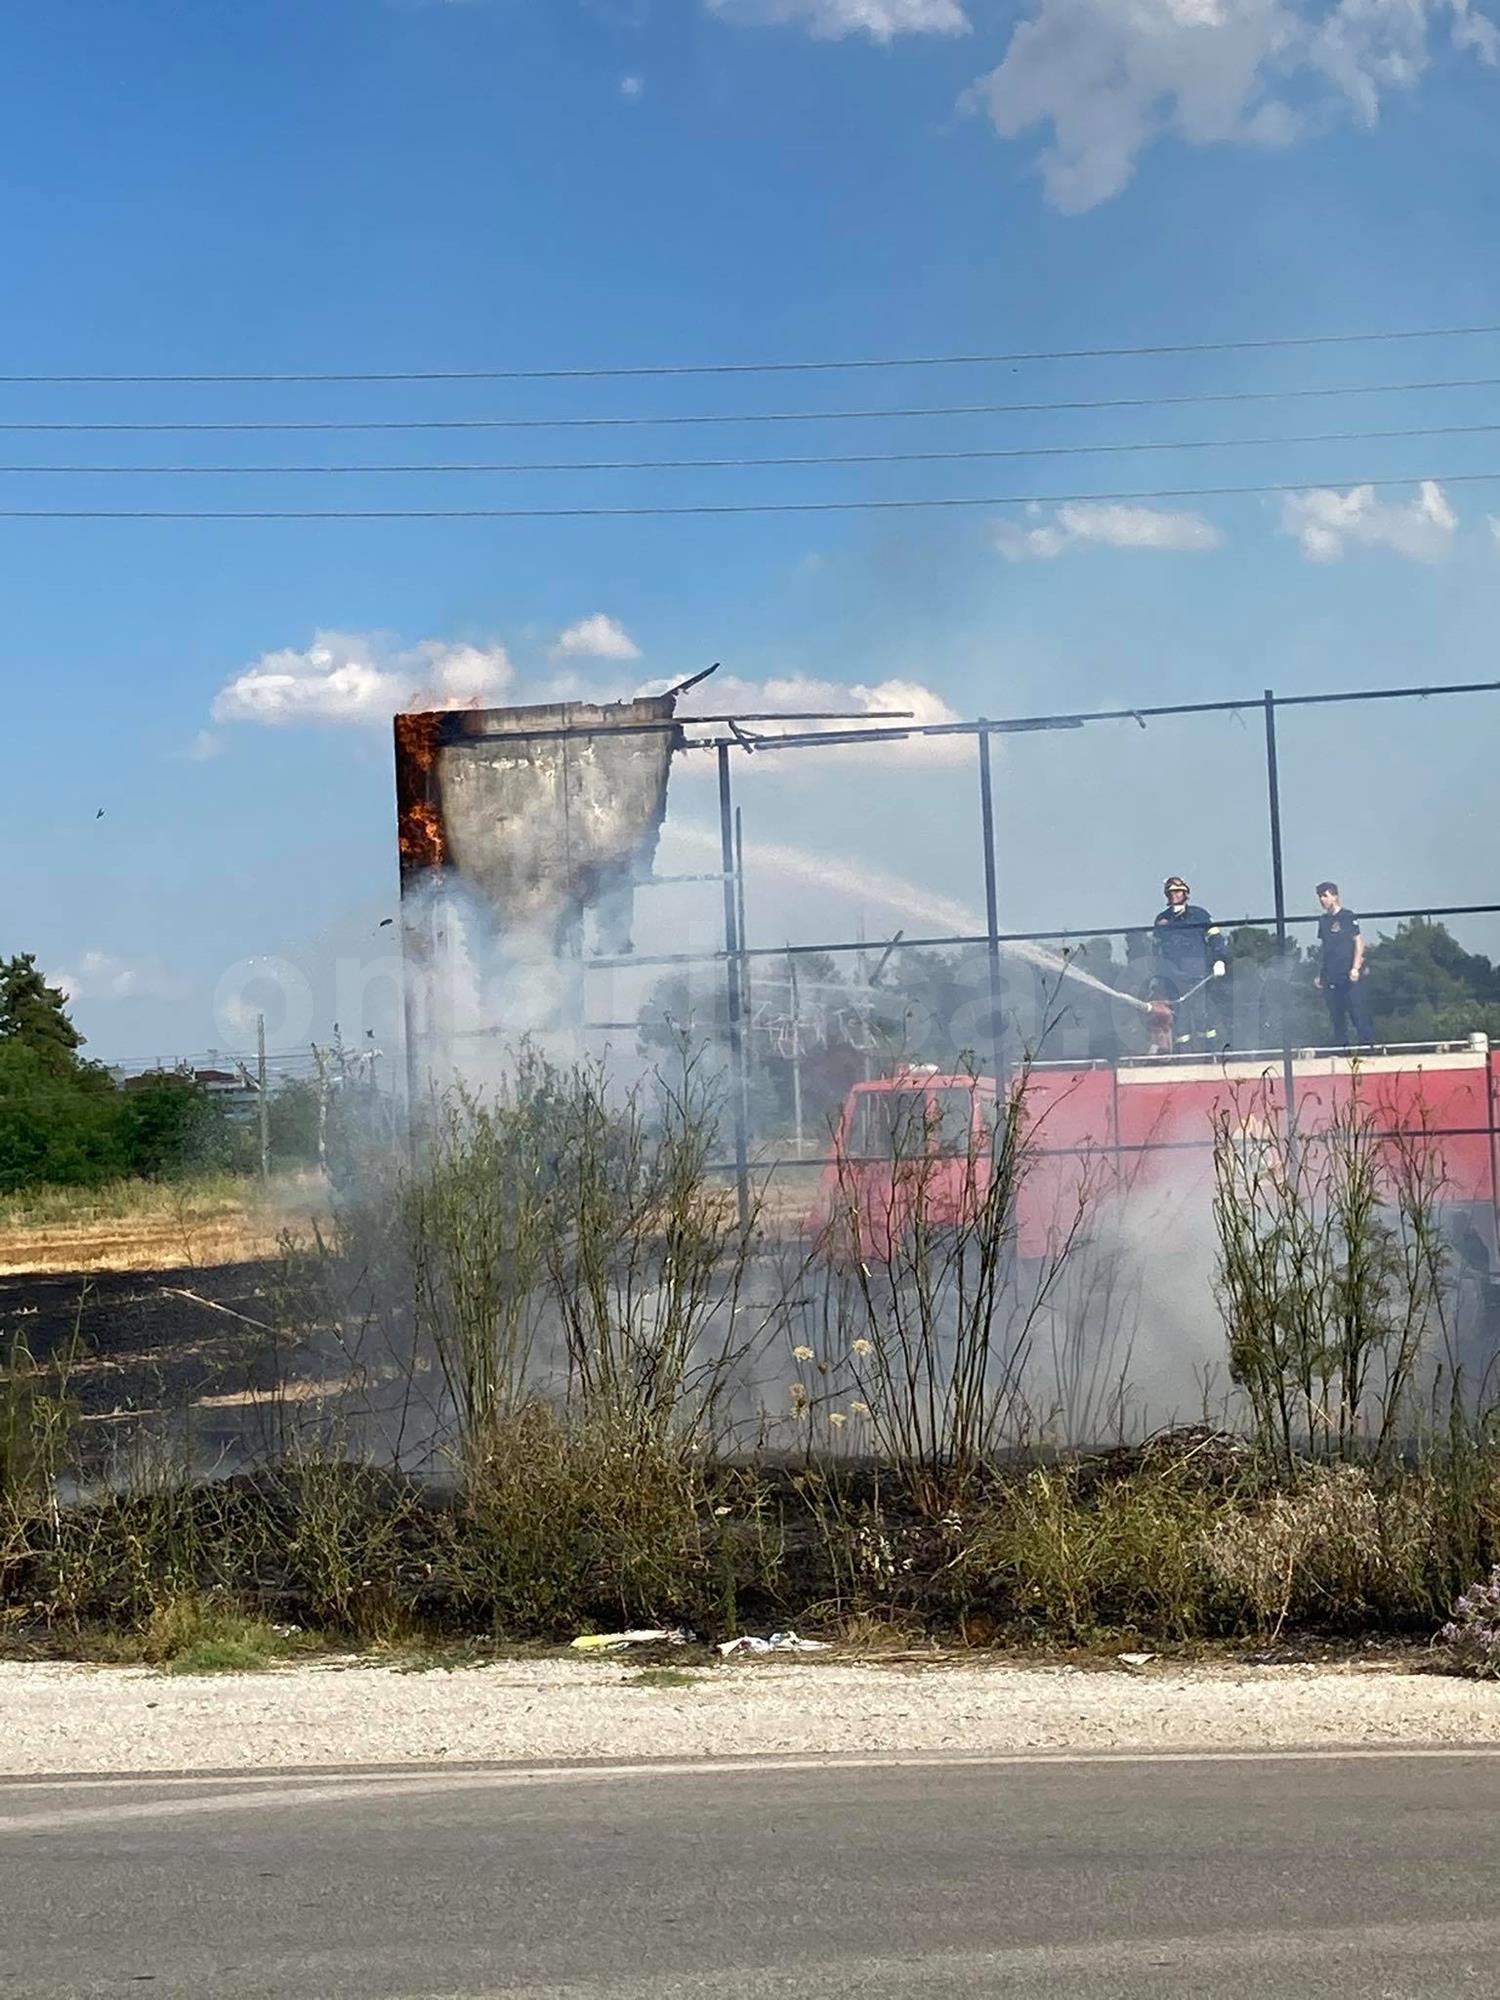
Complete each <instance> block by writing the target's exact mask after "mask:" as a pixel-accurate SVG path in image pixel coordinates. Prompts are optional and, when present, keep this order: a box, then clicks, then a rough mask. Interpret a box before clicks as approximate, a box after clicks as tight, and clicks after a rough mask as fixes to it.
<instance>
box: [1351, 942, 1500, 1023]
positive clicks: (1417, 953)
mask: <svg viewBox="0 0 1500 2000" xmlns="http://www.w3.org/2000/svg"><path fill="white" fill-rule="evenodd" d="M1365 963H1366V968H1367V976H1368V978H1369V981H1370V1000H1371V1004H1372V1006H1373V1008H1374V1010H1375V1020H1376V1028H1377V1032H1378V1033H1379V1035H1380V1038H1381V1040H1382V1041H1392V1042H1432V1041H1447V1040H1452V1039H1457V1038H1459V1037H1461V1036H1464V1035H1470V1034H1473V1033H1474V1032H1475V1031H1476V1030H1479V1031H1482V1032H1484V1033H1486V1034H1488V1035H1490V1036H1491V1038H1492V1039H1500V972H1497V970H1496V968H1495V967H1494V966H1493V965H1492V964H1491V963H1490V961H1489V959H1487V958H1486V957H1485V956H1484V954H1483V953H1482V952H1477V951H1465V950H1464V948H1463V946H1462V945H1461V944H1460V943H1459V942H1458V940H1457V938H1455V937H1454V936H1453V934H1452V932H1451V931H1450V930H1449V929H1448V927H1447V925H1446V924H1443V923H1439V922H1438V921H1437V920H1436V919H1435V918H1432V917H1411V918H1409V919H1408V920H1407V921H1406V922H1405V923H1402V924H1398V925H1397V926H1396V929H1395V932H1394V933H1393V934H1392V935H1391V936H1389V937H1386V936H1381V937H1379V938H1377V939H1375V940H1374V941H1373V942H1372V943H1370V945H1369V949H1368V952H1367V954H1366V960H1365Z"/></svg>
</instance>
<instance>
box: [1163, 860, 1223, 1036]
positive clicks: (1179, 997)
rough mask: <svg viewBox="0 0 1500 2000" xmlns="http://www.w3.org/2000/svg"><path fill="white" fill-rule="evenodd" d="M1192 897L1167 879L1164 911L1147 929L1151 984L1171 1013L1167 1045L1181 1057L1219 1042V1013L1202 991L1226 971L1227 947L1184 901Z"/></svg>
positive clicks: (1203, 914) (1203, 913)
mask: <svg viewBox="0 0 1500 2000" xmlns="http://www.w3.org/2000/svg"><path fill="white" fill-rule="evenodd" d="M1192 893H1193V892H1192V890H1191V889H1190V888H1189V887H1188V885H1187V883H1186V882H1184V881H1183V879H1182V877H1181V876H1180V875H1169V876H1168V877H1167V879H1166V881H1165V882H1163V884H1162V894H1163V895H1164V896H1165V897H1166V899H1167V906H1166V908H1165V909H1164V910H1163V911H1162V912H1161V914H1160V915H1159V916H1158V917H1157V919H1156V921H1155V922H1154V923H1153V925H1152V926H1151V943H1152V945H1153V946H1154V948H1155V952H1156V979H1155V982H1154V983H1155V985H1156V987H1157V988H1158V989H1159V992H1160V997H1161V998H1162V999H1164V1000H1165V1001H1166V1002H1167V1003H1168V1005H1169V1006H1172V1007H1174V1008H1175V1009H1176V1010H1177V1019H1176V1022H1175V1033H1174V1036H1173V1042H1174V1045H1175V1047H1176V1049H1177V1050H1178V1051H1179V1052H1181V1053H1185V1052H1187V1051H1189V1050H1192V1049H1198V1050H1203V1049H1208V1050H1215V1051H1216V1050H1218V1049H1220V1048H1221V1047H1222V1046H1223V1044H1224V1040H1225V1037H1224V1034H1223V1009H1222V1008H1221V1007H1220V1006H1219V1005H1217V1004H1216V1000H1215V1001H1211V1000H1210V999H1209V998H1208V994H1207V993H1206V992H1205V991H1204V989H1205V987H1206V986H1207V984H1208V981H1209V980H1211V979H1222V978H1224V976H1225V975H1226V973H1227V972H1228V969H1229V967H1228V958H1227V952H1228V947H1227V944H1226V942H1225V938H1224V933H1223V932H1222V931H1221V930H1220V928H1219V926H1218V925H1217V924H1216V923H1215V922H1214V920H1213V918H1212V917H1211V916H1210V915H1209V914H1208V911H1207V910H1205V909H1204V908H1203V906H1202V904H1201V903H1195V902H1192V901H1191V900H1190V898H1191V896H1192ZM1209 990H1210V991H1213V990H1214V989H1209ZM1220 990H1222V989H1220Z"/></svg>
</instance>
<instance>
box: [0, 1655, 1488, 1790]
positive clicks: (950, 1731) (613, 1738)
mask: <svg viewBox="0 0 1500 2000" xmlns="http://www.w3.org/2000/svg"><path fill="white" fill-rule="evenodd" d="M1468 1744H1475V1745H1482V1744H1500V1686H1497V1685H1494V1684H1482V1683H1475V1682H1470V1681H1463V1680H1455V1679H1445V1678H1442V1677H1440V1676H1437V1675H1430V1674H1413V1673H1409V1672H1402V1671H1392V1670H1390V1669H1389V1668H1387V1667H1382V1666H1360V1665H1352V1666H1351V1665H1346V1666H1338V1667H1321V1666H1265V1667H1232V1668H1226V1667H1205V1668H1182V1667H1179V1666H1175V1665H1170V1666H1169V1665H1166V1664H1164V1663H1156V1664H1154V1665H1152V1666H1149V1667H1146V1668H1144V1669H1140V1670H1135V1671H1132V1670H1128V1669H1124V1668H1121V1669H1119V1670H1117V1671H1083V1670H1079V1669H1077V1668H1073V1667H1067V1666H1058V1667H1015V1666H1008V1665H1002V1664H989V1663H985V1664H977V1665H976V1664H970V1663H963V1664H951V1665H950V1664H946V1663H945V1664H941V1665H922V1666H915V1665H879V1664H868V1663H849V1664H844V1663H841V1662H828V1663H819V1664H818V1665H816V1666H808V1665H802V1664H792V1663H783V1662H780V1661H774V1660H760V1661H755V1662H751V1663H746V1664H727V1665H722V1666H717V1667H714V1668H709V1669H704V1670H702V1671H701V1672H695V1673H694V1675H693V1679H692V1681H691V1682H690V1683H689V1684H688V1685H685V1686H679V1685H666V1686H663V1685H660V1684H653V1683H652V1681H651V1680H650V1679H649V1678H648V1679H646V1680H642V1679H641V1678H640V1669H639V1668H638V1667H637V1666H635V1665H633V1664H631V1663H630V1662H629V1661H624V1662H619V1661H574V1660H551V1659H548V1660H511V1661H501V1662H496V1663H494V1664H491V1665H486V1666H480V1667H466V1668H462V1669H459V1670H456V1671H453V1672H426V1673H400V1672H395V1671H392V1670H391V1669H390V1668H389V1667H385V1666H379V1665H372V1664H368V1663H366V1662H363V1661H359V1662H355V1661H351V1662H328V1661H324V1662H318V1663H316V1664H308V1665H298V1666H295V1667H287V1668H279V1669H276V1670H273V1671H271V1672H269V1673H262V1674H217V1675H213V1676H204V1677H194V1676H173V1677H167V1676H164V1675H160V1674H157V1673H154V1672H151V1671H149V1670H147V1669H143V1668H121V1667H91V1666H80V1665H64V1664H56V1663H45V1664H43V1663H37V1664H30V1663H27V1664H18V1663H5V1664H0V1775H9V1776H21V1775H35V1774H42V1773H49V1774H50V1773H98V1772H153V1771H188V1770H226V1769H243V1770H255V1769H262V1770H270V1769H275V1768H278V1767H292V1766H305V1765H326V1766H330V1767H337V1766H339V1765H355V1764H387V1763H401V1762H406V1761H412V1762H418V1761H441V1760H444V1759H451V1760H452V1761H453V1762H454V1763H464V1762H470V1761H500V1762H508V1761H522V1760H524V1761H534V1760H541V1761H553V1760H562V1759H569V1758H601V1757H605V1758H624V1759H634V1758H649V1757H674V1758H693V1757H723V1756H745V1755H753V1754H757V1753H766V1754H770V1753H782V1754H785V1753H793V1754H796V1753H802V1754H809V1753H827V1754H855V1753H871V1752H889V1751H913V1752H915V1751H924V1752H933V1751H967V1752H978V1753H990V1754H999V1753H1008V1752H1024V1751H1049V1750H1050V1751H1058V1750H1194V1749H1206V1748H1224V1749H1322V1748H1329V1749H1332V1748H1337V1747H1343V1746H1359V1747H1364V1746H1397V1745H1407V1746H1413V1747H1415V1746H1419V1745H1468Z"/></svg>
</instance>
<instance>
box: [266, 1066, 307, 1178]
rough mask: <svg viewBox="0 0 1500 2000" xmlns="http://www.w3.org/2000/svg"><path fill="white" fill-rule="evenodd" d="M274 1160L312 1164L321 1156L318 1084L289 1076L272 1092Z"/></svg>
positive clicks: (276, 1163)
mask: <svg viewBox="0 0 1500 2000" xmlns="http://www.w3.org/2000/svg"><path fill="white" fill-rule="evenodd" d="M268 1113H269V1117H270V1121H271V1161H272V1164H273V1165H274V1166H277V1167H310V1166H314V1165H315V1164H316V1163H317V1158H318V1086H317V1085H316V1084H315V1083H312V1082H310V1081H308V1079H307V1078H305V1077H296V1076H290V1077H287V1078H286V1080H285V1081H284V1082H283V1083H281V1084H280V1085H278V1087H277V1088H276V1089H275V1090H274V1091H273V1092H272V1093H271V1098H270V1103H269V1106H268Z"/></svg>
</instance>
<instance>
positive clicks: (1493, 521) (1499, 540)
mask: <svg viewBox="0 0 1500 2000" xmlns="http://www.w3.org/2000/svg"><path fill="white" fill-rule="evenodd" d="M1489 523H1490V533H1491V534H1492V535H1493V536H1494V538H1495V544H1496V546H1497V547H1500V515H1497V514H1491V515H1490V517H1489Z"/></svg>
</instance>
